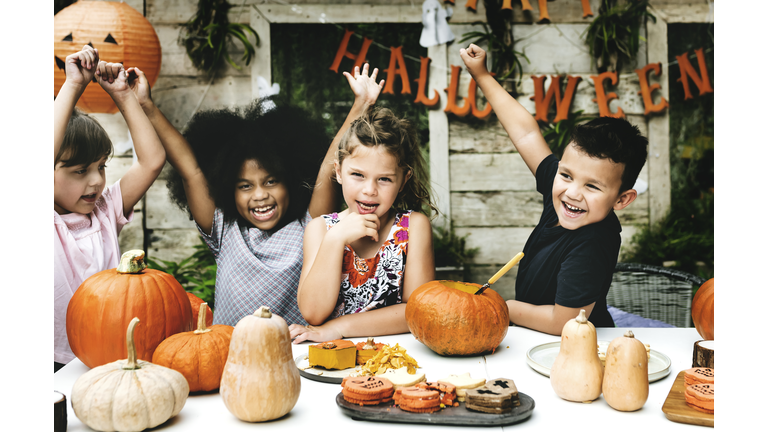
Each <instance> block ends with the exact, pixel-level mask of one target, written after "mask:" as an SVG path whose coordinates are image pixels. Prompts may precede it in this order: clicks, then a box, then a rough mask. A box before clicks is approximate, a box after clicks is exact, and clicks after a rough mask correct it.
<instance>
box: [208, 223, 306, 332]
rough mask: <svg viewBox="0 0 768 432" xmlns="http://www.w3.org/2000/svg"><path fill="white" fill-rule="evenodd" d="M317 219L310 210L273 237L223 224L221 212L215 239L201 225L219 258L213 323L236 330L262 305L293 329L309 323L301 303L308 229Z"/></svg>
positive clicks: (230, 224)
mask: <svg viewBox="0 0 768 432" xmlns="http://www.w3.org/2000/svg"><path fill="white" fill-rule="evenodd" d="M311 220H312V217H311V216H310V215H309V212H307V213H306V214H305V215H304V217H303V218H302V219H301V220H298V219H297V220H294V221H293V222H291V223H289V224H287V225H286V226H284V227H283V228H281V229H280V230H278V231H277V232H274V233H269V232H267V231H262V230H260V229H258V228H255V227H242V226H240V225H239V224H238V223H237V221H235V222H231V223H224V215H223V213H222V212H221V210H220V209H218V208H217V209H216V211H215V212H214V215H213V227H212V228H211V235H207V234H205V233H204V232H203V230H202V229H201V228H200V226H199V225H198V226H197V229H198V231H200V235H202V237H203V240H205V243H206V244H207V245H208V248H209V249H210V250H211V252H213V256H214V258H215V259H216V265H217V270H216V304H215V311H214V314H213V323H214V324H226V325H231V326H234V325H236V324H237V322H238V321H240V319H241V318H243V317H244V316H246V315H249V314H252V313H253V312H255V311H256V310H257V309H258V308H259V307H260V306H269V308H270V310H271V311H272V312H273V313H274V314H276V315H279V316H280V317H282V318H283V319H285V321H286V322H287V323H288V325H291V324H301V325H306V324H307V322H306V321H305V320H304V318H303V317H302V316H301V312H300V311H299V306H298V303H297V300H296V291H297V290H298V287H299V276H301V266H302V260H303V248H302V244H303V239H304V227H305V226H306V225H307V224H308V223H309V222H310V221H311Z"/></svg>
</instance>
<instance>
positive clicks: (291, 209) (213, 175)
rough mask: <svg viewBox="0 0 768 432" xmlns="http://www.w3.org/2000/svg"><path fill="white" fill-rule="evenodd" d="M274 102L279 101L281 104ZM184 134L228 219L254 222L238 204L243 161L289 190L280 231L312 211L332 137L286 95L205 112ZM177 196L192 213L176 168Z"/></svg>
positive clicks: (173, 192)
mask: <svg viewBox="0 0 768 432" xmlns="http://www.w3.org/2000/svg"><path fill="white" fill-rule="evenodd" d="M273 104H277V105H276V106H275V105H273ZM184 137H185V138H186V139H187V141H188V142H189V145H190V147H191V148H192V151H193V152H194V154H195V157H196V158H197V163H198V165H199V166H200V169H201V170H202V172H203V174H204V175H205V178H206V180H207V182H208V193H209V194H210V196H211V198H212V199H213V201H214V203H215V205H216V207H218V208H220V209H221V211H222V213H223V215H224V220H225V221H227V222H231V221H235V220H236V221H238V222H239V223H241V224H243V226H248V225H249V224H248V223H247V222H245V219H244V218H243V217H242V216H240V214H239V213H238V211H237V208H236V206H235V184H236V182H237V180H238V177H239V174H240V171H241V168H242V166H243V163H244V162H245V161H248V160H256V161H257V162H258V163H259V165H260V166H261V167H263V168H264V169H265V170H266V171H267V172H269V173H270V174H271V175H272V176H274V177H276V178H277V180H278V181H280V182H281V183H283V184H285V185H286V187H287V188H288V194H289V195H288V196H289V197H290V200H289V204H288V209H287V211H286V213H285V216H284V217H283V219H282V220H281V221H280V223H278V224H277V226H275V228H274V229H275V230H277V229H280V228H281V227H283V226H285V224H287V223H289V222H291V221H293V220H296V219H299V220H300V219H301V218H302V217H303V216H304V214H305V213H306V212H307V208H308V207H309V201H310V199H311V197H312V190H313V188H314V185H315V180H317V174H318V172H319V170H320V164H321V163H322V161H323V158H324V156H325V154H326V152H327V150H328V145H329V144H330V142H331V141H330V138H329V137H328V135H327V134H326V133H325V130H324V127H323V125H322V123H321V122H320V121H318V120H316V119H313V118H312V116H311V115H310V114H309V113H308V112H307V111H306V110H303V109H301V108H298V107H294V106H289V105H286V104H283V103H282V99H275V98H273V97H270V98H261V99H257V100H254V101H253V102H252V103H251V104H250V105H248V106H245V107H235V108H222V109H218V110H210V111H204V112H199V113H197V114H195V116H194V117H193V118H192V120H191V121H190V123H189V125H188V127H187V129H186V131H185V132H184ZM168 189H169V192H170V196H171V199H172V200H173V202H174V203H176V204H177V205H178V206H179V207H180V208H181V209H182V210H186V211H187V212H189V206H188V203H187V197H186V194H185V193H184V185H183V183H182V180H181V175H179V173H178V172H177V171H176V170H171V173H170V175H169V180H168Z"/></svg>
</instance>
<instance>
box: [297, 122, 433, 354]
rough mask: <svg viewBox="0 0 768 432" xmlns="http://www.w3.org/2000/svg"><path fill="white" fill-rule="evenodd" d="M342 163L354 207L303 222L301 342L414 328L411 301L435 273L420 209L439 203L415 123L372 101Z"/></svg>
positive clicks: (342, 147)
mask: <svg viewBox="0 0 768 432" xmlns="http://www.w3.org/2000/svg"><path fill="white" fill-rule="evenodd" d="M334 166H335V169H336V180H337V182H338V183H339V184H341V188H342V194H343V197H344V201H345V203H346V205H347V209H346V210H344V211H342V212H339V213H331V214H328V215H323V216H322V217H319V218H316V219H314V220H312V222H310V223H309V225H307V228H306V230H305V233H304V265H303V268H302V272H301V279H300V280H299V291H298V295H297V299H298V305H299V309H300V310H301V313H302V315H303V316H304V318H305V319H306V321H307V323H309V325H307V326H303V325H295V324H294V325H291V326H290V330H291V336H292V337H293V338H295V339H294V343H299V342H302V341H304V340H312V341H318V342H324V341H328V340H333V339H340V338H345V337H355V336H379V335H387V334H397V333H407V332H408V325H407V323H406V321H405V306H406V302H407V301H408V298H409V297H410V295H411V293H412V292H413V291H414V290H415V289H416V288H417V287H419V286H420V285H422V284H424V283H426V282H428V281H430V280H432V279H434V275H435V266H434V253H433V251H432V228H431V224H430V221H429V218H428V217H427V216H425V215H424V214H423V213H420V212H419V210H422V209H423V208H431V209H433V210H436V209H435V208H434V206H433V205H432V203H431V202H430V198H429V190H428V188H427V187H426V185H425V175H424V160H423V158H422V156H421V151H420V149H419V145H418V139H417V135H416V132H415V129H414V127H413V125H412V124H411V123H410V122H408V121H407V120H404V119H400V118H397V117H396V116H395V115H394V114H393V113H392V112H391V111H390V110H388V109H386V108H384V109H378V108H375V107H371V108H369V109H368V111H367V112H366V114H365V115H364V116H363V117H361V118H360V119H358V120H356V121H354V122H353V123H352V124H351V125H350V127H349V129H348V130H347V132H346V133H345V134H344V136H343V137H342V139H341V142H340V143H339V149H338V152H337V156H336V161H335V163H334ZM406 261H407V262H408V265H407V266H406ZM363 312H365V313H363Z"/></svg>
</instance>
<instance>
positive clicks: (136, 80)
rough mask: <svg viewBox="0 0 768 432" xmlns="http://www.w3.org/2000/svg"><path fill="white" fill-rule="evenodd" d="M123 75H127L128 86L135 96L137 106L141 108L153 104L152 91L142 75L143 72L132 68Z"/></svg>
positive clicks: (145, 77)
mask: <svg viewBox="0 0 768 432" xmlns="http://www.w3.org/2000/svg"><path fill="white" fill-rule="evenodd" d="M125 73H126V74H128V86H129V87H130V88H131V90H132V91H133V94H134V95H136V99H138V101H139V105H141V107H142V108H146V107H147V106H149V105H151V104H152V103H153V102H152V89H151V88H150V87H149V80H147V76H146V75H144V72H142V71H141V70H140V69H139V68H137V67H132V68H128V70H126V71H125Z"/></svg>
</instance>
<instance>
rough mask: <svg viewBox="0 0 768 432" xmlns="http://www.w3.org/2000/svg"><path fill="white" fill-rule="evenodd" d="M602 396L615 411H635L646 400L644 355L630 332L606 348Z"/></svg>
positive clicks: (643, 346) (646, 376)
mask: <svg viewBox="0 0 768 432" xmlns="http://www.w3.org/2000/svg"><path fill="white" fill-rule="evenodd" d="M603 397H604V398H605V401H606V402H607V403H608V405H610V406H611V408H613V409H615V410H618V411H637V410H639V409H640V408H642V406H643V405H644V404H645V401H646V400H648V355H647V354H646V351H645V345H643V343H642V342H640V341H639V340H637V339H635V335H634V334H633V333H632V330H627V332H626V333H624V336H619V337H617V338H616V339H614V340H612V341H611V344H610V345H608V350H607V351H606V353H605V376H604V377H603Z"/></svg>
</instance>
